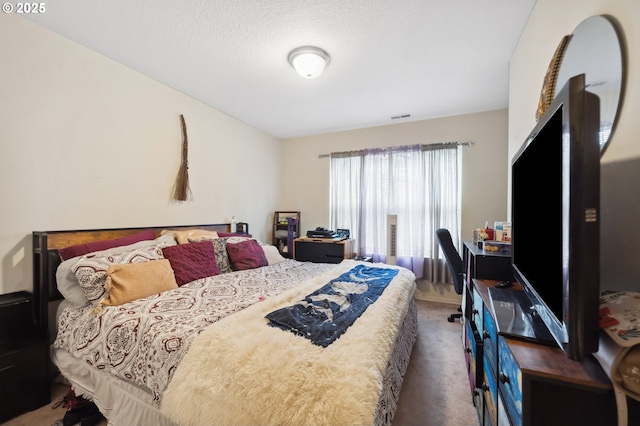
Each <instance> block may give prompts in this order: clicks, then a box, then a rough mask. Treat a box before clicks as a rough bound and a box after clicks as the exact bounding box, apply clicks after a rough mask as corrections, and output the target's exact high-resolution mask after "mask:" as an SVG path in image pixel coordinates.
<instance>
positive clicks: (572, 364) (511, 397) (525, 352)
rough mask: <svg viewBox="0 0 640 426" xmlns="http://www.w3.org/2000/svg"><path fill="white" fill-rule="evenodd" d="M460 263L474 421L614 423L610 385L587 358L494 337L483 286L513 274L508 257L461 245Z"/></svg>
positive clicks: (527, 425) (546, 425) (564, 425)
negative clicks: (580, 359)
mask: <svg viewBox="0 0 640 426" xmlns="http://www.w3.org/2000/svg"><path fill="white" fill-rule="evenodd" d="M463 260H464V263H465V272H466V274H467V281H466V283H465V291H464V300H463V307H464V309H463V311H464V321H463V322H464V324H463V341H464V350H465V358H466V368H467V373H468V377H469V384H470V388H471V394H472V398H473V402H474V405H475V407H476V410H477V411H478V418H479V423H480V425H494V426H497V425H514V426H515V425H517V426H520V425H522V426H538V425H539V426H550V425H558V426H560V425H561V426H568V425H587V424H588V425H591V424H593V425H596V424H597V425H599V426H600V425H602V426H607V425H612V426H616V425H617V424H618V419H617V408H616V401H615V396H614V392H613V387H612V385H611V382H610V380H609V378H608V377H607V375H606V373H605V372H604V370H603V369H602V367H600V364H599V363H598V361H597V360H596V359H595V358H594V357H593V356H588V357H587V358H586V359H585V361H584V362H582V363H581V362H577V361H572V360H570V359H569V358H567V356H566V355H565V353H564V352H563V351H562V350H561V349H560V348H559V347H558V346H556V345H554V344H549V343H548V342H547V344H540V343H534V342H533V341H527V340H523V339H521V338H512V337H507V336H503V335H500V334H498V329H497V326H496V324H497V319H496V313H495V312H494V310H493V304H492V300H491V296H490V294H489V293H490V290H489V288H491V287H493V286H495V285H496V284H497V283H498V282H500V281H503V280H509V279H513V278H512V277H513V275H512V273H511V262H510V256H509V255H505V254H498V253H492V252H487V251H484V250H482V249H480V248H478V247H477V245H474V244H473V243H472V242H465V244H464V253H463ZM492 291H495V290H492ZM509 291H522V288H521V287H520V286H519V284H518V283H515V284H514V286H513V287H511V288H510V289H509ZM634 410H636V411H637V407H636V408H635V409H632V408H631V407H630V411H629V414H630V418H631V417H632V416H631V414H632V413H633V414H634V416H633V418H636V417H637V412H633V411H634ZM629 424H632V423H631V422H629Z"/></svg>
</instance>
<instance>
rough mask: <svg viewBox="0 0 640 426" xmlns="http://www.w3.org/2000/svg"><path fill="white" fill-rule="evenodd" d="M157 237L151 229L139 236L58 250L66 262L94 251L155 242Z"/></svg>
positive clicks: (133, 235) (94, 242)
mask: <svg viewBox="0 0 640 426" xmlns="http://www.w3.org/2000/svg"><path fill="white" fill-rule="evenodd" d="M155 238H156V236H155V234H154V233H153V231H152V230H151V229H149V230H147V231H143V232H140V233H138V234H132V235H127V236H126V237H122V238H118V239H115V240H104V241H93V242H90V243H86V244H77V245H75V246H69V247H65V248H61V249H60V250H58V254H60V258H61V259H62V260H63V261H64V260H67V259H71V258H73V257H77V256H84V255H85V254H89V253H93V252H94V251H101V250H107V249H110V248H114V247H122V246H128V245H129V244H133V243H137V242H140V241H146V240H153V239H155Z"/></svg>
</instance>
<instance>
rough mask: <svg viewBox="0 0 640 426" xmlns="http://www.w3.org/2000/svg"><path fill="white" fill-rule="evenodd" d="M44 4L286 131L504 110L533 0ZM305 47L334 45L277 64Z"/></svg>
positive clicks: (126, 56) (166, 76)
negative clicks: (307, 61)
mask: <svg viewBox="0 0 640 426" xmlns="http://www.w3.org/2000/svg"><path fill="white" fill-rule="evenodd" d="M45 4H46V12H45V13H42V14H39V15H36V14H32V15H28V16H26V17H27V19H31V20H33V21H35V22H37V23H38V24H40V25H42V26H44V27H46V28H49V29H51V30H53V31H54V32H56V33H59V34H61V35H63V36H65V37H67V38H69V39H71V40H74V41H76V42H78V43H79V44H81V45H84V46H86V47H88V48H90V49H92V50H94V51H96V52H99V53H101V54H103V55H105V56H107V57H109V58H111V59H114V60H115V61H117V62H119V63H121V64H124V65H126V66H128V67H130V68H132V69H134V70H137V71H139V72H141V73H143V74H145V75H147V76H149V77H151V78H153V79H155V80H157V81H159V82H162V83H164V84H166V85H167V86H170V87H172V88H174V89H176V90H179V91H180V92H182V93H185V94H187V95H189V96H191V97H193V98H195V99H198V100H200V101H202V102H204V103H206V104H208V105H211V106H212V107H214V108H216V109H218V110H220V111H223V112H225V113H227V114H229V115H230V116H233V117H235V118H237V119H239V120H241V121H244V122H246V123H248V124H250V125H252V126H254V127H256V128H258V129H261V130H263V131H265V132H266V133H268V134H271V135H273V136H275V137H277V138H281V139H285V138H292V137H298V136H307V135H313V134H320V133H328V132H334V131H340V130H349V129H357V128H364V127H371V126H379V125H384V124H392V123H396V122H399V121H413V120H424V119H429V118H436V117H444V116H451V115H459V114H466V113H474V112H480V111H489V110H494V109H501V108H506V107H507V103H508V71H509V69H508V67H509V60H510V58H511V54H512V52H513V49H514V48H515V45H516V43H517V41H518V38H519V37H520V34H521V33H522V30H523V28H524V26H525V24H526V21H527V19H528V17H529V14H530V12H531V10H532V8H533V6H534V4H535V0H315V1H314V0H209V1H208V0H181V1H176V0H153V1H152V0H136V1H132V0H108V1H105V0H57V1H53V2H47V3H45ZM22 16H25V15H22ZM303 45H313V46H318V47H320V48H322V49H324V50H326V51H327V52H328V53H329V55H330V56H331V63H330V64H329V66H328V67H327V69H326V70H325V72H324V73H323V74H322V75H321V76H320V77H318V78H315V79H304V78H302V77H300V76H298V74H296V73H295V71H294V70H293V69H292V68H291V67H290V65H289V64H288V62H287V55H288V53H289V52H290V51H291V50H293V49H294V48H296V47H299V46H303ZM402 114H411V117H410V118H408V119H404V120H391V119H390V117H391V116H396V115H402Z"/></svg>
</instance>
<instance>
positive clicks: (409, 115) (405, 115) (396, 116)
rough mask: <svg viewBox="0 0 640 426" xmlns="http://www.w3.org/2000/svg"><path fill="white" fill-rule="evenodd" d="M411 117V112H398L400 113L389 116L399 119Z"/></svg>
mask: <svg viewBox="0 0 640 426" xmlns="http://www.w3.org/2000/svg"><path fill="white" fill-rule="evenodd" d="M409 117H411V114H400V115H394V116H392V117H391V119H392V120H399V119H401V118H409Z"/></svg>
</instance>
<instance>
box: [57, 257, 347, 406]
mask: <svg viewBox="0 0 640 426" xmlns="http://www.w3.org/2000/svg"><path fill="white" fill-rule="evenodd" d="M335 266H336V265H326V264H317V263H302V262H296V261H293V260H287V261H285V262H282V263H278V264H275V265H272V266H267V267H263V268H258V269H254V270H248V271H240V272H232V273H228V274H222V275H217V276H215V277H210V278H206V279H201V280H197V281H194V282H192V283H189V284H186V285H184V286H182V287H180V288H178V289H176V290H171V291H167V292H164V293H162V294H159V295H156V296H151V297H147V298H144V299H139V300H136V301H134V302H130V303H126V304H124V305H121V306H114V307H105V308H104V309H103V310H102V312H100V313H98V314H93V313H92V310H93V307H92V306H87V307H84V308H81V309H76V308H73V307H67V308H65V309H64V310H63V311H62V313H61V314H60V318H59V322H58V334H57V337H56V340H55V342H54V344H53V346H54V347H55V348H61V349H64V350H66V351H67V352H69V353H71V354H72V355H73V356H74V357H76V358H78V359H80V360H82V361H84V362H85V363H86V364H87V365H91V366H93V367H95V368H98V369H100V370H102V371H105V372H107V373H109V374H113V375H115V376H117V377H119V378H121V379H124V380H127V381H130V382H132V383H135V384H136V385H138V386H142V387H145V388H148V389H149V390H150V392H151V393H152V395H153V399H154V401H155V402H156V403H159V402H160V401H161V400H162V396H163V392H164V391H165V389H166V387H167V385H168V383H169V382H170V381H171V378H172V376H173V374H174V372H175V371H176V368H177V367H178V365H179V364H180V361H181V360H182V358H183V356H184V355H185V353H186V352H187V350H188V349H189V346H190V345H191V342H192V340H193V339H194V338H195V337H196V336H197V335H198V334H199V333H201V332H202V331H203V330H205V328H206V327H207V326H209V325H211V324H213V323H215V322H216V321H218V320H219V319H220V318H224V317H226V316H228V315H229V314H232V313H234V312H237V311H240V310H242V309H244V308H246V307H248V306H250V305H253V304H254V303H256V302H259V301H261V300H264V299H267V298H269V297H272V296H275V295H279V294H281V293H282V292H284V291H286V290H289V289H291V288H293V287H295V286H297V285H299V284H300V283H301V282H304V281H305V280H307V279H309V278H310V277H312V276H314V275H317V274H318V273H320V272H323V271H327V270H330V269H333V268H335Z"/></svg>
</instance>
